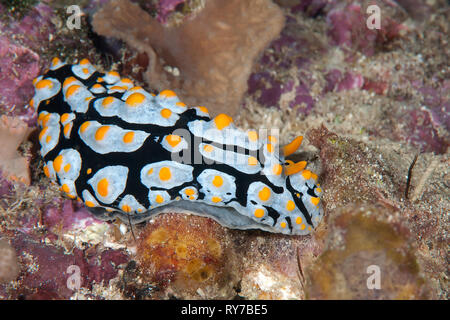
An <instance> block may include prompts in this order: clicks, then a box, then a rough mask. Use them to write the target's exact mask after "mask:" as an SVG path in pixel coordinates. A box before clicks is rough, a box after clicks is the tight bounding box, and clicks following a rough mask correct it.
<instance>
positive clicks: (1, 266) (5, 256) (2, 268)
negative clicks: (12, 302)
mask: <svg viewBox="0 0 450 320" xmlns="http://www.w3.org/2000/svg"><path fill="white" fill-rule="evenodd" d="M19 271H20V268H19V264H18V261H17V256H16V252H15V250H14V248H12V247H11V246H10V245H9V243H8V242H6V241H5V240H1V239H0V284H1V283H3V282H9V281H12V280H15V279H16V278H17V276H18V275H19Z"/></svg>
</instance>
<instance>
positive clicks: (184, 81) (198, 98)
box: [92, 0, 284, 115]
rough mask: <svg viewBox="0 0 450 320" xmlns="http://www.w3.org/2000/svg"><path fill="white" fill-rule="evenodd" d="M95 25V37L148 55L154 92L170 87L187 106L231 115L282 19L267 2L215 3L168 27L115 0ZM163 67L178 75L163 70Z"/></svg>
mask: <svg viewBox="0 0 450 320" xmlns="http://www.w3.org/2000/svg"><path fill="white" fill-rule="evenodd" d="M136 17H139V19H136ZM92 24H93V26H94V30H95V31H96V32H97V33H99V34H101V35H104V36H109V37H116V38H119V39H121V40H123V41H125V42H126V43H127V44H129V45H130V46H132V47H133V48H136V49H137V50H138V51H140V52H142V51H143V52H146V53H147V55H148V58H149V65H148V68H147V71H146V73H145V75H144V78H145V80H146V81H147V83H148V84H149V85H150V86H151V87H152V88H154V89H157V90H162V89H167V88H170V89H172V90H174V91H176V92H177V94H179V95H180V97H181V99H182V100H183V101H185V102H186V103H187V104H189V105H207V106H208V108H210V110H211V111H212V113H213V114H218V113H221V112H226V113H228V114H231V115H233V114H236V113H237V111H238V110H239V102H240V101H241V98H242V95H243V94H244V92H245V91H246V89H247V85H246V82H247V78H248V76H249V73H250V71H251V67H252V64H253V61H254V59H255V58H256V56H257V55H258V54H259V53H260V51H261V50H262V49H263V48H264V47H266V46H267V45H268V44H269V43H270V41H271V40H272V39H273V38H274V37H276V36H277V35H278V34H279V32H280V30H281V28H282V27H283V24H284V18H283V15H282V13H281V11H280V10H279V9H278V8H277V7H276V6H275V5H274V4H273V3H271V2H270V1H268V0H251V1H240V0H227V1H224V0H213V1H208V2H207V4H206V6H205V8H204V9H203V10H201V12H200V13H198V14H197V15H196V16H195V17H194V18H192V19H190V20H187V21H185V22H184V23H183V24H181V25H179V26H176V27H164V26H162V25H160V24H159V23H158V22H156V20H154V19H152V18H151V17H150V16H149V15H148V14H147V13H146V12H145V11H143V10H142V9H140V8H139V6H137V5H135V4H132V3H130V2H129V1H127V0H114V1H112V2H111V3H110V4H108V5H107V6H104V7H103V8H102V9H101V10H100V11H99V12H97V13H96V14H95V15H94V18H93V23H92ZM160 59H163V60H164V63H161V61H160ZM165 65H168V66H171V67H172V68H176V69H177V70H178V71H179V75H174V74H170V73H169V72H167V71H165V69H164V66H165Z"/></svg>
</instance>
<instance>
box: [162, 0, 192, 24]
mask: <svg viewBox="0 0 450 320" xmlns="http://www.w3.org/2000/svg"><path fill="white" fill-rule="evenodd" d="M185 1H186V0H159V2H158V6H157V10H158V21H159V22H166V21H167V17H168V16H169V15H170V14H171V13H172V12H173V11H174V10H175V9H176V8H177V6H178V5H180V4H182V3H184V2H185Z"/></svg>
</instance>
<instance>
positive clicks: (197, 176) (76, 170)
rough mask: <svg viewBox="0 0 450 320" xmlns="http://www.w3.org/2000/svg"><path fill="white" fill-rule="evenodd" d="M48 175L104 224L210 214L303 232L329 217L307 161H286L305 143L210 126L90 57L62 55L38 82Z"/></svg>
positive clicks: (227, 222) (213, 122)
mask: <svg viewBox="0 0 450 320" xmlns="http://www.w3.org/2000/svg"><path fill="white" fill-rule="evenodd" d="M33 83H34V86H35V92H36V93H35V95H34V97H33V99H32V100H31V101H30V105H31V106H32V107H35V108H36V109H37V112H38V124H39V126H40V133H39V142H40V145H41V149H40V153H41V155H42V157H43V159H44V161H45V165H44V172H45V174H46V176H48V177H49V178H51V179H53V180H54V181H56V182H57V183H58V184H59V185H60V186H61V189H62V190H63V191H64V192H65V193H66V194H67V196H69V197H70V198H78V199H79V200H80V201H82V202H84V204H85V205H86V206H87V207H88V208H89V209H90V211H92V212H93V213H94V214H95V215H97V216H98V217H100V218H103V219H107V220H108V219H114V218H116V217H119V218H120V219H122V220H124V221H132V222H133V223H137V222H141V221H144V220H146V219H149V218H151V217H153V216H155V215H157V214H160V213H163V212H169V211H172V212H186V213H193V214H196V215H202V216H206V217H210V218H213V219H215V220H216V221H218V222H219V223H220V224H222V225H224V226H226V227H229V228H235V229H262V230H265V231H269V232H276V233H283V234H291V235H304V234H308V233H309V232H310V231H311V230H312V229H313V228H314V227H316V226H317V225H318V223H319V222H320V220H321V219H322V216H323V209H322V203H321V200H320V198H321V195H322V190H321V188H320V187H319V185H318V184H317V175H316V174H314V173H312V172H311V171H309V170H307V169H305V166H306V162H305V161H300V162H298V163H293V162H292V161H290V160H285V157H286V156H288V155H290V154H292V153H294V152H295V151H296V150H297V149H298V147H299V146H300V143H301V141H302V137H297V138H296V139H294V140H293V141H292V142H291V143H290V144H288V145H286V146H284V147H283V148H279V146H278V143H277V138H276V137H274V136H262V135H260V134H259V132H256V131H253V130H247V131H244V130H241V129H239V128H237V127H236V126H235V125H234V124H233V120H232V119H231V117H229V116H227V115H225V114H220V115H218V116H216V117H215V118H213V119H211V118H210V116H209V114H208V110H207V109H206V108H205V107H202V106H197V107H192V108H189V107H187V106H186V105H185V104H184V103H183V102H181V101H180V100H179V99H178V97H177V96H176V94H175V93H174V92H173V91H171V90H164V91H161V92H160V93H159V94H157V95H155V94H152V93H149V92H147V91H145V90H144V89H142V88H141V87H137V86H134V85H133V82H132V81H131V80H130V79H127V78H121V77H120V75H119V74H118V73H117V72H114V71H111V72H107V73H102V72H99V71H97V70H96V68H95V67H94V66H93V65H92V64H91V63H90V62H89V61H88V60H87V59H83V60H81V61H80V62H79V63H77V64H73V65H70V64H66V63H63V62H62V61H61V60H59V59H58V58H54V59H53V60H52V65H51V67H50V69H49V70H48V71H47V72H46V73H45V74H44V75H41V76H39V77H38V78H36V79H35V80H34V82H33Z"/></svg>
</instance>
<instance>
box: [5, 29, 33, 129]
mask: <svg viewBox="0 0 450 320" xmlns="http://www.w3.org/2000/svg"><path fill="white" fill-rule="evenodd" d="M39 69H40V68H39V56H38V55H37V54H36V53H34V52H33V51H31V50H30V49H28V48H25V47H23V46H20V45H15V44H14V43H12V42H11V41H10V40H9V39H8V38H7V37H5V36H0V70H1V73H0V107H2V109H3V110H4V111H6V112H8V113H11V114H15V115H22V116H24V119H26V120H28V121H27V122H29V123H30V124H31V123H32V122H33V123H34V121H35V119H33V114H34V109H33V108H24V106H25V105H27V103H28V100H29V99H30V97H31V96H33V93H34V87H33V84H32V80H33V79H34V78H35V77H37V76H38V74H39ZM15 109H16V110H15ZM33 120H34V121H33Z"/></svg>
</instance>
